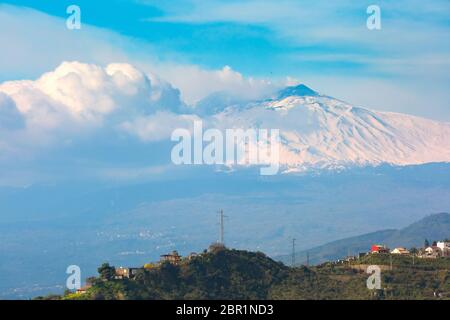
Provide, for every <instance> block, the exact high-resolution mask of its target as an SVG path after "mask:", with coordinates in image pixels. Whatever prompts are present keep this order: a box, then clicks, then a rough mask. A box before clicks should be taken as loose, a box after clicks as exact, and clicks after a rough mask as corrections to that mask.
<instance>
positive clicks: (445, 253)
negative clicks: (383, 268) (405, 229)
mask: <svg viewBox="0 0 450 320" xmlns="http://www.w3.org/2000/svg"><path fill="white" fill-rule="evenodd" d="M369 254H385V255H399V256H407V257H411V258H412V259H414V258H419V259H437V258H441V257H445V258H450V240H448V239H446V240H442V241H433V242H432V244H430V243H429V242H428V240H425V242H424V246H423V247H422V248H411V249H409V250H408V249H406V248H404V247H396V248H394V249H392V250H391V249H389V248H388V247H387V246H386V245H384V244H373V245H372V246H371V248H370V251H368V252H361V253H358V255H357V256H347V257H346V258H345V259H339V260H338V261H336V262H335V263H343V262H349V261H355V260H358V259H360V258H362V257H364V256H367V255H369Z"/></svg>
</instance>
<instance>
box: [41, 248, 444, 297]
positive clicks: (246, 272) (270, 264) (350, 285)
mask: <svg viewBox="0 0 450 320" xmlns="http://www.w3.org/2000/svg"><path fill="white" fill-rule="evenodd" d="M375 258H376V259H378V260H377V261H370V259H372V257H366V258H365V260H364V261H359V262H355V264H348V265H337V264H324V265H320V266H317V267H311V268H307V267H304V266H302V267H298V268H289V267H287V266H285V265H283V264H281V263H279V262H276V261H274V260H272V259H270V258H269V257H267V256H266V255H264V254H263V253H260V252H257V253H254V252H247V251H238V250H228V249H223V250H220V251H216V252H209V253H203V254H201V255H199V256H196V257H194V258H192V259H185V260H182V261H181V263H180V264H178V265H173V264H170V263H168V262H165V263H163V264H161V265H160V266H158V267H155V268H153V269H149V270H148V269H142V270H140V271H139V272H138V274H137V275H136V276H135V278H134V279H114V278H113V277H112V276H111V275H112V274H113V273H111V270H109V267H108V268H106V269H105V268H103V269H100V270H99V271H100V273H101V275H100V278H98V279H95V280H92V281H93V286H92V287H91V288H89V289H88V290H87V292H86V293H83V294H76V293H75V294H73V293H68V294H66V295H65V296H53V297H47V298H51V299H89V300H91V299H93V300H103V299H106V300H111V299H139V300H140V299H170V300H171V299H372V298H383V299H432V298H436V296H435V294H436V293H437V294H438V296H437V297H438V298H439V299H441V298H442V299H443V298H450V287H449V283H450V273H449V266H450V259H445V258H442V259H437V260H433V261H430V260H421V261H417V262H416V264H415V265H414V266H411V265H410V263H409V262H408V261H406V260H405V258H404V257H394V261H393V266H394V267H393V270H386V269H387V268H386V267H384V268H382V269H383V270H384V271H383V272H382V289H381V290H377V291H376V292H374V291H371V290H368V289H367V287H366V280H367V277H368V275H367V274H366V273H365V266H366V265H367V264H370V263H373V262H376V263H378V264H379V265H380V266H382V267H383V266H385V265H386V263H387V262H386V259H387V257H383V256H382V255H379V256H378V257H375ZM356 263H357V264H356Z"/></svg>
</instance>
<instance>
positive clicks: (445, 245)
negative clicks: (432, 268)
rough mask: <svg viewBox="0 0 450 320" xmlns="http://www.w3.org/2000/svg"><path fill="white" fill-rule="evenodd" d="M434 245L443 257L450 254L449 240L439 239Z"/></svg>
mask: <svg viewBox="0 0 450 320" xmlns="http://www.w3.org/2000/svg"><path fill="white" fill-rule="evenodd" d="M436 247H438V248H439V250H441V252H442V256H443V257H448V256H450V242H448V241H439V242H438V243H437V244H436Z"/></svg>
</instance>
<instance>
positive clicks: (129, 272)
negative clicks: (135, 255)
mask: <svg viewBox="0 0 450 320" xmlns="http://www.w3.org/2000/svg"><path fill="white" fill-rule="evenodd" d="M224 248H225V246H224V245H223V244H222V243H214V244H212V245H210V246H209V248H208V250H205V251H204V253H206V252H216V251H218V250H222V249H224ZM199 255H201V254H198V253H195V252H191V253H190V254H189V255H187V256H186V257H183V256H181V255H180V254H179V253H178V251H176V250H174V251H172V252H170V253H167V254H163V255H161V256H160V259H159V261H158V262H149V263H146V264H144V266H143V267H141V268H132V267H119V268H116V269H115V270H116V274H115V278H116V279H124V278H127V279H132V278H134V277H135V276H136V274H138V272H139V271H142V270H151V269H155V268H158V267H160V266H161V265H162V264H163V263H171V264H174V265H179V264H181V263H183V262H188V261H190V260H192V259H193V258H195V257H197V256H199Z"/></svg>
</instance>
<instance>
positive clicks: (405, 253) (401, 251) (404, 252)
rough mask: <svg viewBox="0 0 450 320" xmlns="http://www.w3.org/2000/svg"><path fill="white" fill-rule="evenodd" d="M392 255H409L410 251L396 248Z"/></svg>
mask: <svg viewBox="0 0 450 320" xmlns="http://www.w3.org/2000/svg"><path fill="white" fill-rule="evenodd" d="M391 253H392V254H403V255H408V254H409V251H408V250H407V249H406V248H402V247H399V248H395V249H394V250H392V251H391Z"/></svg>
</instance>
